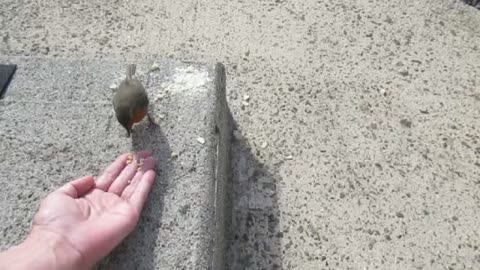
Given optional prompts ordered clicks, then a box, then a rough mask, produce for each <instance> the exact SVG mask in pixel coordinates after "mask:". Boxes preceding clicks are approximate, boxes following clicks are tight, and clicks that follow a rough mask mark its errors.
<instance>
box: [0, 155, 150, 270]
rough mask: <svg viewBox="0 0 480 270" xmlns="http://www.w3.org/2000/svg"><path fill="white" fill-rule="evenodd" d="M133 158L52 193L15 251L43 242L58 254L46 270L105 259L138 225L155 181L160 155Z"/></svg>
mask: <svg viewBox="0 0 480 270" xmlns="http://www.w3.org/2000/svg"><path fill="white" fill-rule="evenodd" d="M128 159H129V154H123V155H121V156H120V157H118V158H117V160H116V161H115V162H113V163H112V164H111V165H110V166H109V167H108V168H107V169H106V170H105V172H104V173H103V174H102V175H101V176H100V177H98V179H97V181H96V182H95V181H94V179H93V177H91V176H87V177H83V178H80V179H77V180H74V181H72V182H69V183H67V184H66V185H64V186H63V187H61V188H59V189H58V190H56V191H54V192H52V193H50V194H49V195H48V196H47V197H46V198H45V199H44V200H43V202H42V203H41V205H40V208H39V210H38V212H37V214H36V215H35V217H34V219H33V225H32V230H31V233H30V234H29V236H28V237H27V239H26V240H25V241H24V243H22V244H21V245H19V246H18V247H16V249H15V248H13V249H12V250H17V251H22V250H23V251H25V252H27V250H32V249H34V248H32V245H35V243H36V242H37V243H38V242H43V246H45V245H48V246H49V248H50V249H52V250H53V252H54V254H47V255H46V256H47V257H51V258H54V262H53V264H52V263H50V264H48V266H47V267H45V269H87V268H90V267H92V266H93V265H94V264H95V263H96V262H97V261H99V260H100V259H102V258H103V257H105V256H106V255H107V254H108V253H110V252H111V251H112V250H113V249H114V248H115V247H116V246H117V245H118V244H119V243H120V242H121V241H122V240H123V239H124V238H125V237H126V236H127V235H128V234H129V233H130V232H131V231H132V230H133V229H134V228H135V226H136V224H137V222H138V220H139V217H140V212H141V211H142V208H143V205H144V203H145V200H146V198H147V196H148V193H149V192H150V189H151V187H152V184H153V181H154V179H155V172H154V171H153V168H154V166H155V159H154V158H153V157H151V156H149V154H148V153H147V152H139V153H138V154H136V157H135V158H133V160H132V162H131V163H130V164H127V160H128ZM139 162H140V164H142V163H143V164H142V165H141V168H142V169H140V170H137V168H138V165H139ZM22 245H23V246H22ZM37 245H38V244H37ZM9 251H10V250H9ZM9 251H7V252H6V253H8V252H9ZM17 253H18V252H17ZM3 258H5V257H3ZM7 258H8V256H7ZM1 262H2V257H1V256H0V266H1ZM37 266H38V265H37ZM36 269H38V267H37V268H36Z"/></svg>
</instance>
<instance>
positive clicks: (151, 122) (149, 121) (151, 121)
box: [147, 113, 156, 127]
mask: <svg viewBox="0 0 480 270" xmlns="http://www.w3.org/2000/svg"><path fill="white" fill-rule="evenodd" d="M147 118H148V125H149V126H150V127H151V126H153V125H155V124H156V123H155V121H153V117H152V116H151V115H150V113H147Z"/></svg>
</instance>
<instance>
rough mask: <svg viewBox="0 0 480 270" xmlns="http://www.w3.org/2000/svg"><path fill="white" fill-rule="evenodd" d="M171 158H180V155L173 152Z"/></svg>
mask: <svg viewBox="0 0 480 270" xmlns="http://www.w3.org/2000/svg"><path fill="white" fill-rule="evenodd" d="M170 158H171V159H175V158H178V154H177V153H175V152H172V153H171V154H170Z"/></svg>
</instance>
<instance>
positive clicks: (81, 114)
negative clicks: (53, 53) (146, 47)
mask: <svg viewBox="0 0 480 270" xmlns="http://www.w3.org/2000/svg"><path fill="white" fill-rule="evenodd" d="M0 62H11V63H16V64H17V65H18V69H17V73H16V74H15V77H14V78H13V80H12V82H11V84H10V87H9V89H8V91H7V92H6V94H5V97H4V99H1V100H0V127H1V128H0V153H2V155H1V156H0V186H1V187H2V189H0V206H1V207H0V249H1V250H3V249H5V248H6V247H8V246H11V245H12V244H15V243H18V242H19V241H21V239H22V238H23V236H24V235H25V234H26V233H27V232H28V230H29V227H30V224H31V219H32V217H33V213H34V212H35V211H36V209H37V207H38V204H39V203H40V199H41V198H43V197H44V196H45V195H46V194H47V193H49V192H50V191H52V190H54V189H56V188H58V187H59V186H61V185H62V184H63V183H65V182H67V181H71V180H73V179H75V178H78V177H80V176H82V175H96V174H97V175H98V173H100V171H101V170H103V169H104V168H105V167H106V166H107V165H108V164H110V163H111V162H112V161H113V160H114V159H115V157H117V156H118V155H119V154H120V153H124V152H127V151H139V150H149V151H150V152H151V154H152V156H154V157H155V158H156V159H157V164H156V173H157V178H156V181H155V183H154V185H153V188H152V191H151V193H150V196H149V199H148V201H147V204H146V207H145V209H144V211H143V212H142V215H141V219H140V222H139V225H138V226H137V228H136V230H135V231H134V232H133V233H132V234H131V235H130V236H129V237H128V238H127V239H126V240H125V241H124V242H123V243H122V244H121V245H120V246H119V247H118V248H117V249H116V250H115V251H114V252H113V253H112V254H111V255H110V256H108V257H107V258H106V259H105V260H103V261H102V262H100V264H99V266H98V267H97V268H96V269H98V270H100V269H115V270H117V269H118V270H121V269H128V270H130V269H144V270H152V269H211V268H212V266H213V265H214V266H216V267H215V269H221V267H219V266H221V265H223V264H224V258H225V256H226V252H225V250H226V249H227V247H228V246H227V245H226V244H227V241H226V240H225V237H224V233H225V231H226V230H225V227H227V226H229V224H230V221H231V215H230V214H229V212H231V210H230V211H227V210H229V209H228V206H230V205H231V204H226V203H225V201H226V200H227V199H228V196H226V195H228V194H229V193H228V192H225V189H226V187H228V186H229V185H230V184H229V182H227V181H226V180H228V178H227V177H225V176H226V175H228V171H229V167H230V164H229V160H230V159H229V158H228V153H229V145H230V143H229V142H230V141H231V139H230V134H231V133H232V131H231V129H228V128H229V127H230V125H229V121H228V119H230V117H229V114H228V111H227V109H226V106H225V105H226V99H225V84H224V81H225V77H224V75H223V74H224V73H223V67H222V66H221V65H217V66H215V65H209V64H208V65H206V64H193V63H180V62H177V61H174V60H160V59H155V60H154V59H150V60H149V61H141V60H137V61H136V62H135V63H136V64H137V73H136V76H137V78H139V79H140V80H141V81H142V82H143V84H144V86H145V88H146V91H147V93H148V95H149V98H150V106H149V113H150V114H151V116H152V117H153V119H154V121H155V124H153V125H149V124H147V121H143V122H141V123H139V124H137V125H135V126H134V129H133V133H132V136H131V137H130V138H127V137H126V132H125V130H124V129H123V128H122V127H121V126H120V124H118V123H117V120H116V119H115V113H114V111H113V105H112V97H113V92H112V90H111V89H110V86H111V85H119V84H120V82H121V81H122V80H123V79H124V78H125V71H126V64H125V63H124V62H123V61H121V60H118V59H117V60H116V59H109V60H106V59H102V60H72V59H69V60H65V59H43V58H33V57H1V56H0ZM153 62H156V63H157V65H158V69H156V70H149V69H150V67H151V66H152V63H153ZM198 138H203V143H199V142H198ZM172 153H176V155H175V156H172ZM224 215H225V216H227V217H228V220H227V221H225V219H226V218H225V216H224ZM105 226H108V224H105Z"/></svg>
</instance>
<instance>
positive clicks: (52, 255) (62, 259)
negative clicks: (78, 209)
mask: <svg viewBox="0 0 480 270" xmlns="http://www.w3.org/2000/svg"><path fill="white" fill-rule="evenodd" d="M81 264H82V258H81V256H80V254H79V253H78V252H77V251H75V250H74V249H72V247H71V246H70V245H69V244H68V243H66V242H65V240H64V239H62V238H61V237H60V236H57V235H55V234H53V233H48V232H47V233H45V232H42V233H36V232H32V233H31V234H30V235H29V236H28V237H27V238H26V239H25V241H23V242H22V243H20V244H19V245H17V246H14V247H11V248H10V249H8V250H6V251H4V252H2V253H0V270H4V269H8V270H23V269H25V270H26V269H38V270H44V269H45V270H64V269H65V270H66V269H69V270H70V269H72V270H77V269H78V270H83V269H87V267H86V266H82V265H81Z"/></svg>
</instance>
